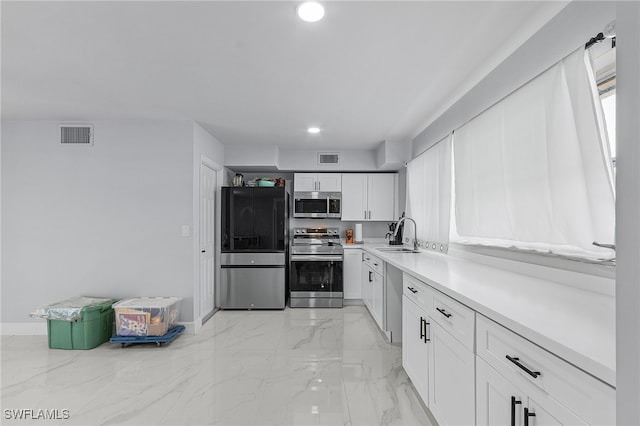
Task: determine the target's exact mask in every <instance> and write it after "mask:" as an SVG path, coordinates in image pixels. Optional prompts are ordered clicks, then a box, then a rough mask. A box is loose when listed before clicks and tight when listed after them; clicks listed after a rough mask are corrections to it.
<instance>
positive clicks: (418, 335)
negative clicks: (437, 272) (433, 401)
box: [402, 296, 429, 402]
mask: <svg viewBox="0 0 640 426" xmlns="http://www.w3.org/2000/svg"><path fill="white" fill-rule="evenodd" d="M425 323H426V324H425ZM427 326H428V321H427V314H426V313H425V312H424V311H423V310H422V309H421V308H419V307H418V305H416V304H415V303H413V302H412V301H411V300H409V298H407V297H406V296H402V366H403V367H404V369H405V371H406V372H407V375H408V376H409V377H410V378H411V381H412V382H413V386H414V387H415V388H416V390H417V391H418V393H419V394H420V397H421V398H422V400H423V401H425V402H426V401H429V346H428V345H427V343H428V341H427V339H426V337H425V334H426V328H427Z"/></svg>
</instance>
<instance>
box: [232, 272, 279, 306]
mask: <svg viewBox="0 0 640 426" xmlns="http://www.w3.org/2000/svg"><path fill="white" fill-rule="evenodd" d="M221 270H222V277H221V286H220V287H221V288H220V307H221V308H223V309H284V306H285V296H286V291H285V271H286V269H285V267H284V266H282V267H271V268H260V267H253V268H251V267H249V268H242V267H240V268H238V267H222V268H221Z"/></svg>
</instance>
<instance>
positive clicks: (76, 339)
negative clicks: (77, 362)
mask: <svg viewBox="0 0 640 426" xmlns="http://www.w3.org/2000/svg"><path fill="white" fill-rule="evenodd" d="M115 302H116V301H115V300H110V301H108V302H105V303H101V304H99V305H93V306H86V307H84V308H82V311H81V319H80V320H79V321H73V322H71V321H64V320H51V319H50V320H47V332H48V335H49V348H51V349H93V348H95V347H96V346H100V345H101V344H103V343H105V342H107V341H109V339H110V338H111V335H112V333H113V309H112V308H111V305H112V304H113V303H115Z"/></svg>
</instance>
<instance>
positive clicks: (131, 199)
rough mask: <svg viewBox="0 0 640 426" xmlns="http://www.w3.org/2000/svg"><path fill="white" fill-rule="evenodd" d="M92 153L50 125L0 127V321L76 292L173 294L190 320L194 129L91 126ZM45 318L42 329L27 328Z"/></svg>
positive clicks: (148, 124)
mask: <svg viewBox="0 0 640 426" xmlns="http://www.w3.org/2000/svg"><path fill="white" fill-rule="evenodd" d="M93 124H94V134H95V138H94V146H92V147H81V146H62V145H60V144H59V142H58V133H59V130H58V122H55V121H30V122H18V121H5V122H3V123H2V231H3V233H2V264H3V270H2V290H1V291H2V317H1V320H2V322H3V323H18V322H27V321H30V319H29V318H28V317H27V314H28V313H29V312H31V311H32V310H33V309H34V308H35V307H36V306H38V305H42V304H47V303H51V302H55V301H57V300H60V299H64V298H67V297H71V296H75V295H90V296H105V297H114V298H124V297H134V296H144V295H147V296H180V297H183V298H184V299H185V300H184V302H183V303H182V305H181V314H180V320H182V321H190V320H192V319H193V299H192V296H193V286H192V282H193V247H192V240H191V238H185V237H182V236H181V226H182V225H183V224H188V225H191V224H192V221H193V199H192V194H193V148H192V143H193V138H194V135H193V132H194V130H193V123H192V122H189V121H133V120H131V121H96V122H94V123H93ZM31 321H42V320H31Z"/></svg>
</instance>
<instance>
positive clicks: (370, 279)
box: [369, 271, 373, 282]
mask: <svg viewBox="0 0 640 426" xmlns="http://www.w3.org/2000/svg"><path fill="white" fill-rule="evenodd" d="M371 281H373V279H372V278H371V271H369V282H371Z"/></svg>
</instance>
